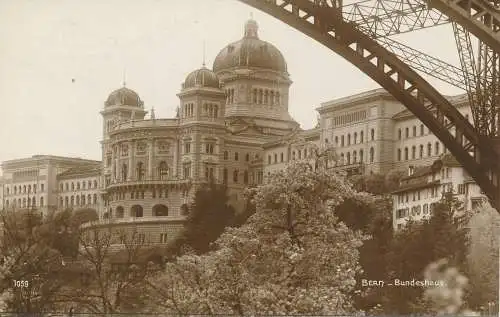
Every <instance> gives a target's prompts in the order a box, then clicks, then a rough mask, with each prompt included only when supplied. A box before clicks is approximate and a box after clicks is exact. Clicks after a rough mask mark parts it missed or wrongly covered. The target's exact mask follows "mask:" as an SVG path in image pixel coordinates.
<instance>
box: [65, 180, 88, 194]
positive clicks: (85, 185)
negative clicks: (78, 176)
mask: <svg viewBox="0 0 500 317" xmlns="http://www.w3.org/2000/svg"><path fill="white" fill-rule="evenodd" d="M70 188H71V191H75V188H76V190H80V189H82V190H84V189H97V180H94V181H93V182H92V181H90V180H89V181H87V182H86V181H82V182H76V186H75V183H74V182H71V184H70V183H69V182H64V183H61V184H60V185H59V189H60V191H61V192H64V191H69V190H70Z"/></svg>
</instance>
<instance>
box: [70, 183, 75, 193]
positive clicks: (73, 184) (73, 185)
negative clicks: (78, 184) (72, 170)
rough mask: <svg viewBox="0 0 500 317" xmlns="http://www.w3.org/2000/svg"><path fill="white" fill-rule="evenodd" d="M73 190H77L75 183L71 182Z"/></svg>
mask: <svg viewBox="0 0 500 317" xmlns="http://www.w3.org/2000/svg"><path fill="white" fill-rule="evenodd" d="M71 190H72V191H74V190H75V183H73V182H72V183H71Z"/></svg>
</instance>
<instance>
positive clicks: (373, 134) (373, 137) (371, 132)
mask: <svg viewBox="0 0 500 317" xmlns="http://www.w3.org/2000/svg"><path fill="white" fill-rule="evenodd" d="M370 134H371V138H372V141H375V129H371V131H370Z"/></svg>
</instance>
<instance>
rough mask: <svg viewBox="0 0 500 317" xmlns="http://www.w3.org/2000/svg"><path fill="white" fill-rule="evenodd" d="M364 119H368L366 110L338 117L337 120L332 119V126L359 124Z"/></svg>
mask: <svg viewBox="0 0 500 317" xmlns="http://www.w3.org/2000/svg"><path fill="white" fill-rule="evenodd" d="M364 119H366V110H362V111H357V112H353V113H347V114H343V115H340V116H337V117H335V118H332V119H331V121H330V126H338V125H344V124H349V123H353V122H358V121H361V120H364Z"/></svg>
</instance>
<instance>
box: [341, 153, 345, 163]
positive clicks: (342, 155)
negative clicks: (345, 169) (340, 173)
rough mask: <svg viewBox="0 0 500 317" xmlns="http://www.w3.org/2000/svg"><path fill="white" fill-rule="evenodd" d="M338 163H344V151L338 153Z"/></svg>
mask: <svg viewBox="0 0 500 317" xmlns="http://www.w3.org/2000/svg"><path fill="white" fill-rule="evenodd" d="M340 164H342V165H344V164H345V158H344V153H340Z"/></svg>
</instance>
